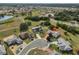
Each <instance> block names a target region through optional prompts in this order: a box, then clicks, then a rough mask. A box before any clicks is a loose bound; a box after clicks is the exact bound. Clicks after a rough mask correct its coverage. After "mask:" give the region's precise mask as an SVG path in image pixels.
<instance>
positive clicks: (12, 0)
mask: <svg viewBox="0 0 79 59" xmlns="http://www.w3.org/2000/svg"><path fill="white" fill-rule="evenodd" d="M0 3H79V0H0Z"/></svg>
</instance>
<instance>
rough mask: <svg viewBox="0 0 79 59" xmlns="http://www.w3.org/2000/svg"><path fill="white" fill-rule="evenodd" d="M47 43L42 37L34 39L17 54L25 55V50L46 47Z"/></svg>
mask: <svg viewBox="0 0 79 59" xmlns="http://www.w3.org/2000/svg"><path fill="white" fill-rule="evenodd" d="M47 46H48V43H47V41H46V40H44V39H36V40H34V41H32V42H31V43H29V44H28V45H27V46H26V47H25V48H24V49H23V50H22V51H21V52H20V53H19V54H18V55H26V54H27V52H28V51H29V50H30V49H32V48H35V47H37V48H42V47H47Z"/></svg>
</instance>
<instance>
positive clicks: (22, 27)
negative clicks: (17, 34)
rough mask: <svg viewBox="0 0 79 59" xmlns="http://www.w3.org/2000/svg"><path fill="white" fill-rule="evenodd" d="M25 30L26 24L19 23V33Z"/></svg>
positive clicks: (26, 28)
mask: <svg viewBox="0 0 79 59" xmlns="http://www.w3.org/2000/svg"><path fill="white" fill-rule="evenodd" d="M26 30H28V25H27V24H26V23H21V24H20V31H21V32H24V31H26Z"/></svg>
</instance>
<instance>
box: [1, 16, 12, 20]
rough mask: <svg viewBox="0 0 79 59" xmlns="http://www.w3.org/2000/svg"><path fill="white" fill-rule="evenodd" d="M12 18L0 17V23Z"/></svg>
mask: <svg viewBox="0 0 79 59" xmlns="http://www.w3.org/2000/svg"><path fill="white" fill-rule="evenodd" d="M12 17H13V16H4V17H1V16H0V21H4V20H7V19H10V18H12Z"/></svg>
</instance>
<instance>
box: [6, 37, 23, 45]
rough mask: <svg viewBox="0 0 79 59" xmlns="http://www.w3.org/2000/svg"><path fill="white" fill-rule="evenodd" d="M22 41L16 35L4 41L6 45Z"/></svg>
mask: <svg viewBox="0 0 79 59" xmlns="http://www.w3.org/2000/svg"><path fill="white" fill-rule="evenodd" d="M22 42H23V41H22V40H21V39H20V38H19V37H17V36H13V38H10V39H8V40H7V41H6V43H7V44H8V45H12V44H21V43H22Z"/></svg>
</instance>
